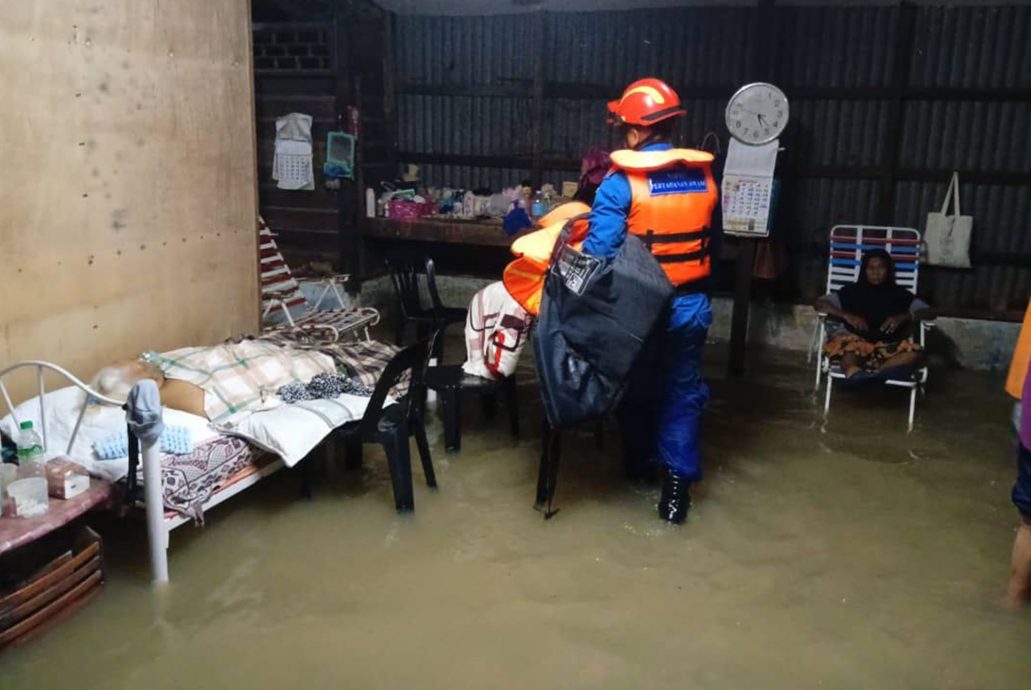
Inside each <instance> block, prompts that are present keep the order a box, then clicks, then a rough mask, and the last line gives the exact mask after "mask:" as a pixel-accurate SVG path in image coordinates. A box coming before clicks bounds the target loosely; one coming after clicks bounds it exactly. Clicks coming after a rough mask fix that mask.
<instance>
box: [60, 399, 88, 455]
mask: <svg viewBox="0 0 1031 690" xmlns="http://www.w3.org/2000/svg"><path fill="white" fill-rule="evenodd" d="M87 407H89V395H88V394H87V395H86V399H85V400H83V401H82V409H81V410H79V416H78V417H77V418H76V419H75V428H74V429H72V435H71V437H70V438H69V439H68V448H66V449H65V451H64V452H65V455H71V454H72V446H73V445H75V437H76V436H78V435H79V427H80V426H82V418H83V417H85V416H86V408H87Z"/></svg>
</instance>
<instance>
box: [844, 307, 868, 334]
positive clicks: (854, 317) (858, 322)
mask: <svg viewBox="0 0 1031 690" xmlns="http://www.w3.org/2000/svg"><path fill="white" fill-rule="evenodd" d="M841 320H842V321H844V322H845V323H847V324H848V325H849V326H851V327H852V328H854V329H856V330H857V331H859V332H860V333H866V332H867V331H869V330H870V324H868V323H867V322H866V319H864V318H863V317H862V316H859V315H858V314H849V313H848V312H843V313H842V314H841Z"/></svg>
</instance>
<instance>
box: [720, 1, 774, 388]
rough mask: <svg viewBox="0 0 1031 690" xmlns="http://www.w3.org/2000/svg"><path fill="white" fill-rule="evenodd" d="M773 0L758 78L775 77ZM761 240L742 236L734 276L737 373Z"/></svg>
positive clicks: (761, 38) (756, 64)
mask: <svg viewBox="0 0 1031 690" xmlns="http://www.w3.org/2000/svg"><path fill="white" fill-rule="evenodd" d="M773 3H774V0H759V5H758V6H757V8H756V10H757V12H758V19H757V24H758V25H759V26H760V27H762V28H761V29H760V30H759V31H758V40H757V41H756V42H755V43H754V45H753V48H752V49H753V50H754V51H755V52H754V53H753V54H752V74H753V75H754V78H755V79H757V80H769V79H771V78H772V75H771V72H772V64H771V63H772V61H771V60H770V48H771V42H770V36H771V33H772V28H773V25H774V15H773ZM757 243H758V240H756V239H752V238H741V239H740V240H739V241H738V254H737V267H736V271H735V277H734V313H733V316H732V317H731V321H730V359H729V361H728V363H727V364H728V367H727V368H728V370H729V371H730V373H731V374H734V375H735V376H740V375H741V374H744V372H745V350H746V349H747V341H748V308H749V301H750V300H751V297H752V266H753V265H754V264H755V248H756V244H757Z"/></svg>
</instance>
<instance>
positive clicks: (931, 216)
mask: <svg viewBox="0 0 1031 690" xmlns="http://www.w3.org/2000/svg"><path fill="white" fill-rule="evenodd" d="M949 201H952V202H953V203H952V211H953V213H952V215H949ZM973 227H974V218H973V216H964V215H960V212H959V173H956V172H954V173H952V181H951V182H949V189H948V191H946V192H945V202H944V203H943V204H942V210H941V211H940V212H938V213H934V212H932V213H928V214H927V227H926V229H925V230H924V252H923V261H924V263H927V264H930V265H932V266H949V267H951V268H970V231H971V230H972V229H973Z"/></svg>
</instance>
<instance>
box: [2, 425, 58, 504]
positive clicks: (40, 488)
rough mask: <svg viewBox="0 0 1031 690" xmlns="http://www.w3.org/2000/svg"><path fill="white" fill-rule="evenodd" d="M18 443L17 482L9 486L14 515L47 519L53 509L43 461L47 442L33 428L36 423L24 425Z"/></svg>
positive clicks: (19, 433)
mask: <svg viewBox="0 0 1031 690" xmlns="http://www.w3.org/2000/svg"><path fill="white" fill-rule="evenodd" d="M15 443H17V445H18V472H17V475H16V478H15V480H14V481H13V482H11V483H10V484H8V485H7V493H8V495H9V500H11V501H12V502H13V511H14V515H15V516H16V517H36V516H38V515H43V514H44V513H46V512H47V510H48V509H49V508H50V497H49V495H48V494H49V492H48V491H47V475H46V470H45V469H44V461H43V440H42V439H41V438H40V437H39V434H37V433H36V431H35V429H33V428H32V422H22V423H21V425H20V426H19V431H18V437H17V438H16V439H15Z"/></svg>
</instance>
